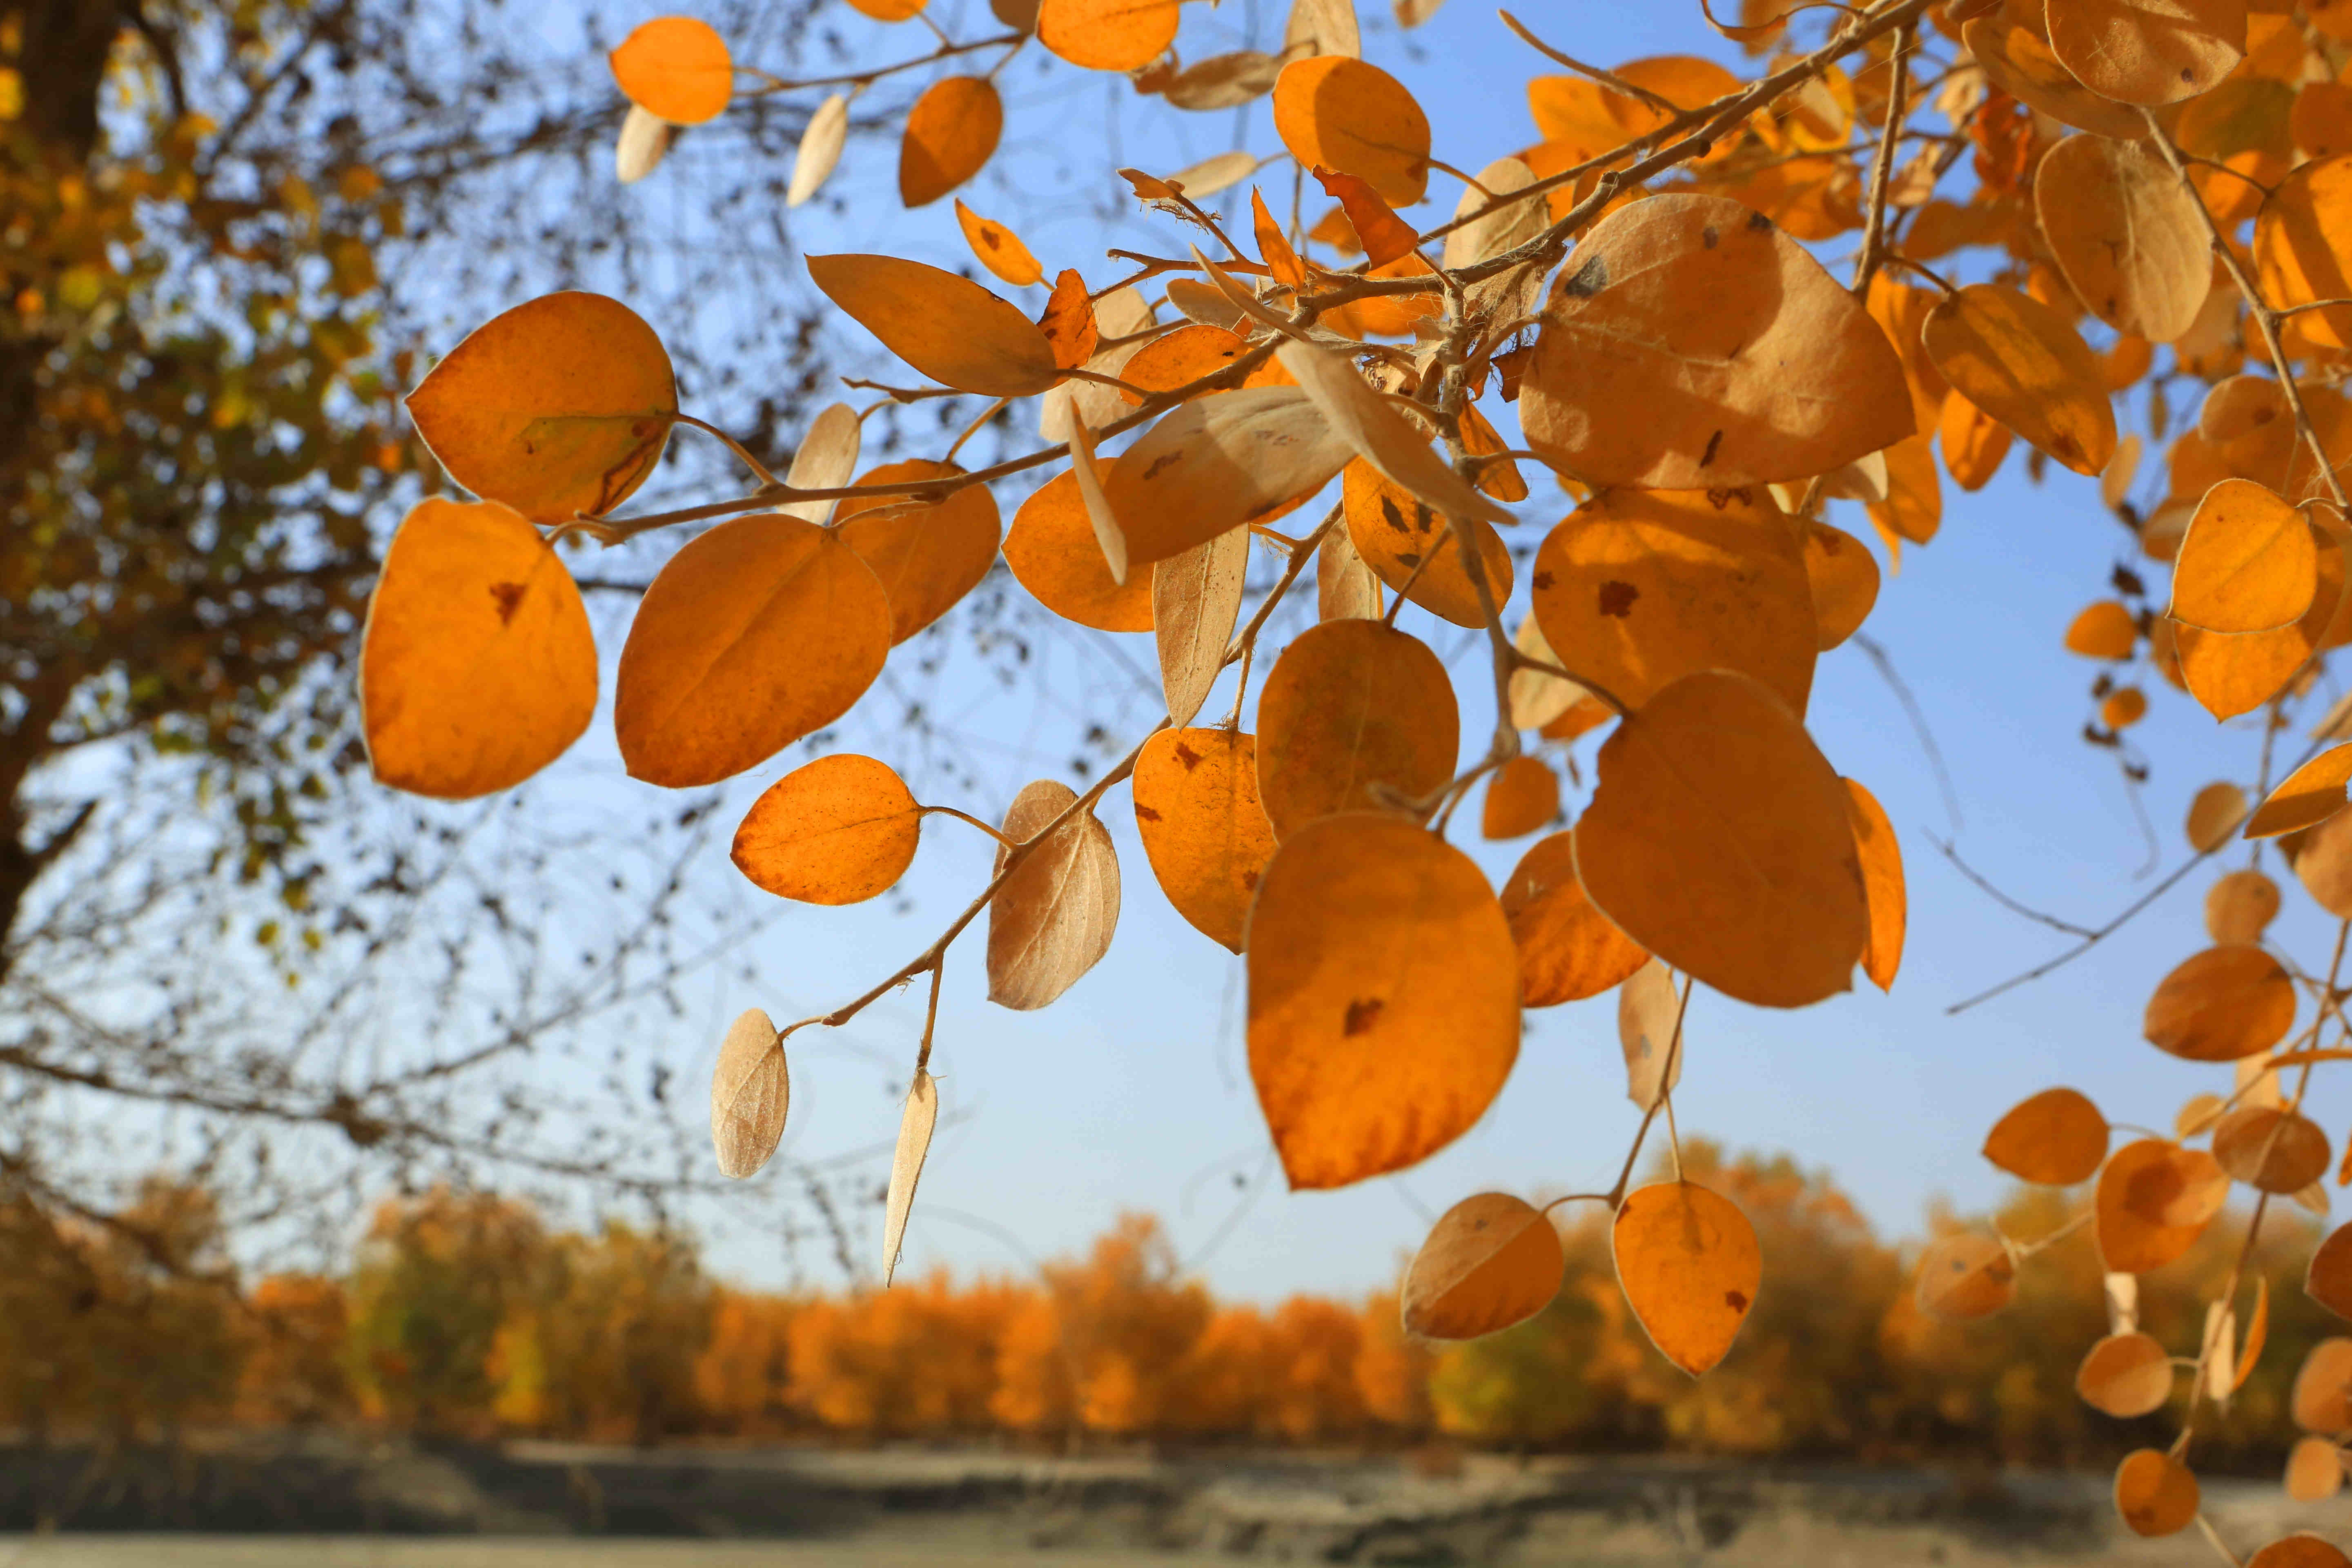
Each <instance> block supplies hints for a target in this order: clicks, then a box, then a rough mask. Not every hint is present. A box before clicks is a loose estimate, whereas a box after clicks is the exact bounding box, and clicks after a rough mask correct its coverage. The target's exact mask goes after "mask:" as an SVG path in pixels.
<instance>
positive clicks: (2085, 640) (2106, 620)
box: [2066, 599, 2139, 659]
mask: <svg viewBox="0 0 2352 1568" xmlns="http://www.w3.org/2000/svg"><path fill="white" fill-rule="evenodd" d="M2138 646H2139V622H2138V620H2137V618H2136V617H2135V616H2133V615H2132V613H2131V611H2130V610H2128V609H2126V607H2125V606H2124V603H2123V601H2122V600H2120V599H2101V600H2099V601H2098V602H2097V603H2096V604H2093V605H2084V607H2083V611H2082V613H2081V614H2080V615H2078V616H2075V617H2074V623H2073V624H2072V625H2070V626H2067V628H2066V651H2067V652H2068V653H2079V654H2081V655H2082V656H2083V657H2084V658H2104V659H2121V658H2130V657H2131V656H2132V649H2134V648H2136V647H2138Z"/></svg>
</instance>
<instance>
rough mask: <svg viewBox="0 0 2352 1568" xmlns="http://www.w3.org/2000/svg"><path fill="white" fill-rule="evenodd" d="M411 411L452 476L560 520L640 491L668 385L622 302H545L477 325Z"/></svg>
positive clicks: (650, 342) (665, 365)
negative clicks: (637, 489) (636, 490)
mask: <svg viewBox="0 0 2352 1568" xmlns="http://www.w3.org/2000/svg"><path fill="white" fill-rule="evenodd" d="M408 413H409V416H410V417H411V418H413V419H415V421H416V432H417V434H418V435H420V436H422V437H425V445H426V446H428V447H431V448H432V449H433V455H434V456H435V457H436V458H439V459H440V462H441V466H442V467H443V468H446V469H448V470H449V477H450V478H451V479H456V480H457V482H458V483H459V484H461V485H464V486H465V487H466V488H467V489H469V490H472V491H473V492H474V493H475V494H477V495H478V496H481V497H482V498H483V499H485V500H496V501H504V502H505V503H506V504H507V505H509V506H510V507H512V508H514V509H515V510H517V511H519V512H520V513H522V514H523V516H525V517H527V518H529V519H530V520H531V521H533V522H569V521H572V517H573V516H574V515H576V514H581V513H584V514H586V515H588V516H591V517H601V516H602V515H604V513H606V512H608V511H610V510H613V509H614V507H616V506H618V505H620V504H621V503H622V502H623V501H625V500H628V499H629V497H630V495H631V494H632V493H634V492H635V489H636V488H637V487H638V486H639V485H641V484H643V483H645V480H646V475H648V474H650V473H652V472H653V468H654V464H655V463H656V461H657V460H658V459H659V458H660V457H661V453H662V447H663V446H664V445H665V444H666V443H667V441H668V440H669V427H670V421H671V417H672V416H674V415H676V414H677V379H676V377H674V376H673V375H672V374H671V373H670V363H669V355H668V353H667V352H666V351H664V349H663V348H662V345H661V340H660V339H659V338H657V337H656V336H655V335H654V330H653V329H652V328H651V327H648V326H647V325H646V323H645V322H644V321H642V320H640V319H639V317H638V316H637V314H636V312H635V311H634V310H630V309H629V308H628V307H627V306H626V305H624V304H622V303H621V302H620V301H619V300H608V299H606V298H605V297H604V295H602V294H583V293H577V292H567V293H562V294H547V295H542V296H541V297H540V298H539V299H536V300H530V301H528V302H527V303H524V304H520V305H517V306H516V307H515V308H514V309H513V310H508V311H506V312H504V313H503V314H501V315H499V316H496V317H494V318H492V319H491V320H490V321H488V322H485V323H484V324H483V325H481V326H479V327H478V328H476V329H475V330H474V331H473V332H472V334H471V335H469V336H468V337H467V339H466V341H465V342H461V343H459V344H458V345H457V347H456V348H455V349H453V350H451V351H450V353H449V357H448V358H446V359H445V360H443V361H442V362H441V363H439V364H437V365H435V366H434V367H433V374H430V375H428V376H426V377H425V381H424V383H423V384H421V385H420V386H418V387H417V389H416V390H415V392H412V393H410V394H409V395H408Z"/></svg>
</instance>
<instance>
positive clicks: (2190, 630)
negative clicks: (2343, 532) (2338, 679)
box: [2173, 539, 2344, 719]
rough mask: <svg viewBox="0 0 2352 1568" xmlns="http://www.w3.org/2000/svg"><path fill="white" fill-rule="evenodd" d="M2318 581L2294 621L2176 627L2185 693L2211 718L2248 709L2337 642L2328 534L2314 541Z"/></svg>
mask: <svg viewBox="0 0 2352 1568" xmlns="http://www.w3.org/2000/svg"><path fill="white" fill-rule="evenodd" d="M2318 575H2319V586H2318V589H2317V591H2316V592H2315V593H2314V594H2313V595H2312V598H2311V608H2310V609H2309V610H2308V611H2306V612H2305V614H2304V616H2303V618H2302V619H2301V620H2299V621H2297V622H2295V623H2294V625H2293V626H2282V627H2280V628H2279V629H2278V630H2276V631H2270V632H2243V633H2238V634H2234V635H2232V634H2228V633H2220V632H2208V631H2200V629H2198V628H2197V627H2195V626H2178V627H2176V628H2175V630H2174V633H2173V641H2174V646H2175V647H2176V648H2178V649H2179V656H2180V676H2181V679H2182V681H2183V683H2184V684H2186V685H2187V686H2188V688H2189V695H2190V696H2192V697H2194V698H2196V699H2197V700H2198V702H2199V703H2200V704H2201V705H2202V706H2203V707H2204V709H2205V710H2206V711H2207V712H2208V713H2210V714H2212V715H2213V717H2214V718H2216V719H2234V718H2236V717H2237V716H2238V715H2239V714H2241V713H2251V712H2252V711H2253V710H2255V709H2257V708H2259V707H2261V706H2262V705H2263V703H2265V702H2268V701H2269V700H2271V699H2272V698H2273V697H2275V696H2277V695H2278V693H2279V692H2280V691H2282V690H2284V689H2285V688H2286V686H2287V684H2288V683H2289V682H2290V681H2292V680H2294V678H2295V677H2296V675H2297V674H2299V673H2300V672H2301V671H2302V670H2303V669H2304V668H2305V667H2306V666H2308V665H2309V664H2310V663H2311V662H2312V659H2313V658H2314V657H2315V655H2316V653H2317V652H2318V650H2319V649H2320V647H2322V646H2323V639H2326V640H2325V643H2324V646H2326V647H2336V646H2337V642H2338V640H2339V633H2338V631H2337V623H2338V621H2339V619H2340V618H2341V617H2340V616H2339V611H2340V610H2341V609H2342V607H2343V606H2342V605H2341V604H2340V603H2339V600H2340V599H2341V598H2342V595H2343V591H2344V552H2343V551H2342V550H2341V549H2339V548H2338V547H2337V545H2336V542H2335V541H2334V540H2332V539H2322V540H2321V541H2320V543H2319V573H2318Z"/></svg>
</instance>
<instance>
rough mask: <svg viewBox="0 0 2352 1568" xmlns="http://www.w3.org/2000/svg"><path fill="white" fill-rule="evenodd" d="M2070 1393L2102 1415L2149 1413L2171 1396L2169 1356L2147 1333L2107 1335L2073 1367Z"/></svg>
mask: <svg viewBox="0 0 2352 1568" xmlns="http://www.w3.org/2000/svg"><path fill="white" fill-rule="evenodd" d="M2074 1392H2075V1393H2077V1394H2081V1395H2082V1396H2083V1403H2084V1404H2085V1405H2089V1406H2090V1407H2091V1408H2092V1409H2094V1410H2096V1411H2098V1412H2100V1413H2101V1414H2103V1415H2113V1416H2116V1417H2118V1418H2120V1419H2124V1420H2129V1419H2131V1418H2132V1417H2133V1416H2136V1415H2152V1414H2153V1413H2155V1412H2156V1411H2158V1410H2161V1409H2162V1408H2164V1402H2165V1401H2166V1400H2168V1399H2169V1398H2171V1397H2172V1356H2171V1354H2170V1352H2167V1351H2166V1350H2165V1348H2164V1345H2163V1343H2162V1342H2160V1341H2158V1340H2155V1339H2151V1338H2150V1337H2149V1336H2147V1334H2140V1333H2131V1334H2109V1335H2108V1336H2107V1337H2106V1338H2105V1339H2103V1340H2101V1341H2100V1342H2098V1343H2096V1344H2095V1345H2093V1346H2092V1347H2091V1349H2090V1352H2089V1353H2088V1354H2086V1355H2084V1357H2083V1364H2082V1365H2081V1366H2080V1367H2078V1368H2076V1369H2075V1372H2074Z"/></svg>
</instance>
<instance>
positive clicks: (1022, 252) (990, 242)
mask: <svg viewBox="0 0 2352 1568" xmlns="http://www.w3.org/2000/svg"><path fill="white" fill-rule="evenodd" d="M955 215H956V223H957V225H958V226H961V228H962V229H963V239H964V243H965V244H966V245H969V246H971V253H972V254H973V255H974V256H977V257H978V258H980V264H981V265H982V267H985V268H988V269H989V270H990V271H991V272H993V273H995V274H996V275H997V276H998V277H999V278H1002V279H1004V280H1005V281H1006V282H1007V283H1010V284H1012V285H1013V287H1014V288H1016V289H1018V288H1024V287H1026V286H1027V285H1029V284H1032V283H1034V282H1036V281H1037V280H1038V279H1042V278H1044V277H1045V268H1043V267H1041V266H1039V265H1038V264H1037V258H1035V257H1034V256H1032V255H1030V254H1029V247H1027V246H1025V245H1024V244H1022V243H1021V237H1020V236H1019V235H1017V234H1015V233H1013V231H1012V230H1011V229H1009V228H1007V227H1005V226H1003V224H1001V223H999V222H997V221H996V220H995V219H994V218H992V217H982V216H980V215H979V214H978V213H976V212H974V211H972V210H971V208H970V207H968V206H966V205H963V202H962V201H961V199H959V200H958V201H957V202H956V205H955Z"/></svg>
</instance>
